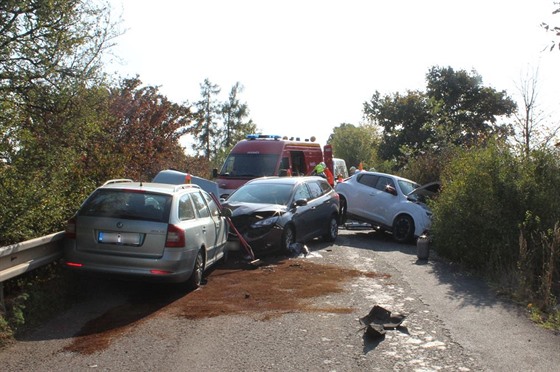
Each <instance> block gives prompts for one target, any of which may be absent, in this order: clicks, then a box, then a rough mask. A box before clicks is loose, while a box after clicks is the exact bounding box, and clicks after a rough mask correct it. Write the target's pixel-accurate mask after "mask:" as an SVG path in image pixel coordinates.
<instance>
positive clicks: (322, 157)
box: [214, 134, 334, 198]
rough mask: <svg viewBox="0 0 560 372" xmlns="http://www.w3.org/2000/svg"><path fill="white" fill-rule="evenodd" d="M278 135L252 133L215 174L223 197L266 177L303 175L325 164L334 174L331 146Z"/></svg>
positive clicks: (312, 140) (236, 146) (237, 145)
mask: <svg viewBox="0 0 560 372" xmlns="http://www.w3.org/2000/svg"><path fill="white" fill-rule="evenodd" d="M314 140H315V138H314V137H311V139H309V140H303V141H301V140H300V139H299V138H287V137H282V136H277V135H264V134H250V135H248V136H247V138H246V139H244V140H242V141H239V142H238V143H237V144H236V145H235V146H234V147H233V149H232V150H231V152H230V154H229V155H228V157H227V158H226V160H225V162H224V165H223V166H222V169H221V170H220V171H219V172H218V170H217V169H216V170H215V172H214V178H216V182H217V183H218V189H219V192H220V197H222V198H225V197H227V196H228V195H229V194H231V193H232V192H233V191H235V190H236V189H237V188H238V187H240V186H241V185H243V184H244V183H245V182H247V181H249V180H250V179H253V178H256V177H263V176H304V175H309V174H310V173H311V172H312V171H313V169H314V168H315V166H316V165H317V164H319V163H320V162H325V164H326V165H327V167H328V168H329V169H330V171H331V172H333V171H334V170H333V160H332V159H333V156H332V155H333V154H332V146H331V145H325V146H324V147H323V148H321V145H319V144H318V143H315V142H314Z"/></svg>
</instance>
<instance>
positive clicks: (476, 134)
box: [426, 67, 516, 146]
mask: <svg viewBox="0 0 560 372" xmlns="http://www.w3.org/2000/svg"><path fill="white" fill-rule="evenodd" d="M426 80H427V91H426V94H427V96H428V98H429V100H430V114H431V116H432V124H431V125H432V131H433V133H434V134H435V143H434V145H435V146H441V145H442V144H443V145H445V144H446V143H450V144H453V145H459V146H472V145H476V144H479V143H481V142H484V141H486V140H488V139H489V138H492V137H495V136H500V137H505V136H507V135H508V134H509V132H508V129H507V126H506V125H505V124H499V123H498V121H497V118H498V117H500V116H509V115H511V114H512V113H513V112H514V110H515V108H516V105H515V102H514V101H513V100H512V99H511V98H509V97H508V96H507V94H506V92H505V91H501V92H498V91H496V90H495V89H494V88H490V87H484V86H483V85H482V77H481V76H480V75H479V74H478V73H476V71H472V72H471V73H468V72H467V71H465V70H459V71H455V70H453V68H451V67H447V68H441V67H432V68H431V69H430V71H429V72H428V74H427V75H426Z"/></svg>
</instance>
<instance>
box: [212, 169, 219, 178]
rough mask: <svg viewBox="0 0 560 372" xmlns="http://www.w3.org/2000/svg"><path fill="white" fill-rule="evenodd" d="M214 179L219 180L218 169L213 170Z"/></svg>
mask: <svg viewBox="0 0 560 372" xmlns="http://www.w3.org/2000/svg"><path fill="white" fill-rule="evenodd" d="M212 178H218V168H214V169H212Z"/></svg>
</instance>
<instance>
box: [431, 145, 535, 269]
mask: <svg viewBox="0 0 560 372" xmlns="http://www.w3.org/2000/svg"><path fill="white" fill-rule="evenodd" d="M517 179H518V163H517V160H516V159H515V157H514V156H513V155H511V154H510V153H509V151H507V149H503V148H501V147H500V146H498V145H492V146H488V147H485V148H472V149H467V150H457V152H456V155H455V156H454V157H453V158H452V159H451V161H450V162H449V163H448V164H447V165H446V166H445V167H444V169H443V172H442V175H441V181H442V185H443V191H442V193H441V195H440V196H439V197H438V199H437V201H436V202H435V203H433V205H432V209H433V212H434V223H433V227H432V233H433V236H434V248H435V249H436V250H437V251H438V253H439V254H441V255H442V256H445V257H448V258H450V259H452V260H453V261H455V262H459V263H461V264H463V265H464V266H465V267H467V268H470V269H476V270H481V271H486V272H491V271H493V270H495V269H497V268H500V267H507V266H511V265H513V264H515V263H516V262H517V258H518V251H519V249H518V237H519V230H518V226H519V224H520V223H521V221H523V218H524V213H525V210H526V208H525V201H524V200H520V194H519V191H518V187H517V183H516V182H517Z"/></svg>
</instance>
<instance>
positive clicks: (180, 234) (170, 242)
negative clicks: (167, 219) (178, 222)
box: [165, 225, 185, 248]
mask: <svg viewBox="0 0 560 372" xmlns="http://www.w3.org/2000/svg"><path fill="white" fill-rule="evenodd" d="M165 246H166V247H172V248H181V247H184V246H185V232H184V231H183V229H181V228H179V227H178V226H175V225H167V238H166V239H165Z"/></svg>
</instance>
